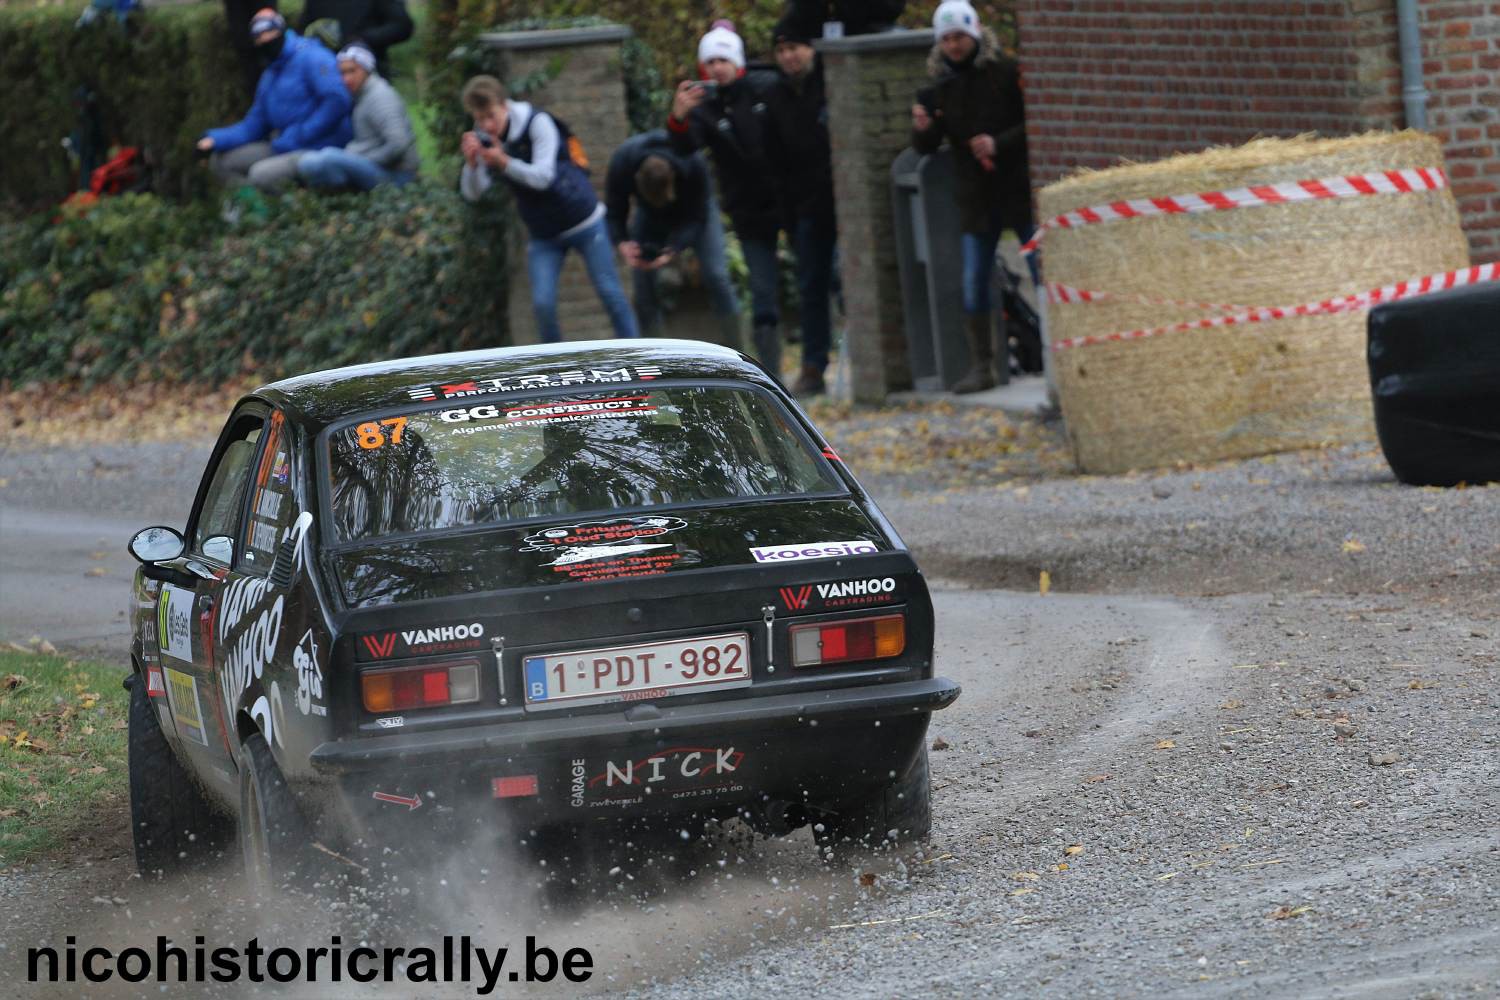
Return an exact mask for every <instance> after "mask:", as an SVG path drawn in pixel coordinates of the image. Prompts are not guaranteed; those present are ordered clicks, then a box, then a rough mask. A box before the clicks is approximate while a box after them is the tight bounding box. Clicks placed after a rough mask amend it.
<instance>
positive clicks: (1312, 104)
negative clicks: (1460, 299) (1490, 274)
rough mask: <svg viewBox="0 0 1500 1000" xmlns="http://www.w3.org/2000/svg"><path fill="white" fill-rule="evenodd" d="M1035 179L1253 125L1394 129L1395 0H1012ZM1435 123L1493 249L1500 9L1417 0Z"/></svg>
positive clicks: (1464, 0) (1498, 228) (1273, 130)
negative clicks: (1016, 23) (1024, 88)
mask: <svg viewBox="0 0 1500 1000" xmlns="http://www.w3.org/2000/svg"><path fill="white" fill-rule="evenodd" d="M1017 4H1018V15H1019V23H1020V57H1021V67H1022V72H1023V73H1024V76H1025V84H1026V115H1027V135H1028V140H1029V145H1030V155H1031V168H1032V180H1033V182H1034V183H1035V184H1036V185H1038V186H1040V185H1042V184H1045V183H1047V182H1049V181H1052V180H1055V179H1056V178H1058V177H1060V176H1062V175H1063V174H1065V173H1067V172H1069V171H1070V170H1072V169H1074V168H1077V167H1096V168H1097V167H1106V166H1110V165H1112V164H1114V163H1117V162H1119V160H1120V159H1122V158H1125V159H1132V160H1152V159H1158V158H1160V157H1163V156H1167V155H1169V154H1171V153H1176V152H1183V151H1192V150H1198V149H1202V148H1203V147H1204V146H1207V145H1213V144H1237V143H1241V142H1244V141H1246V140H1248V139H1250V138H1253V137H1254V136H1256V135H1295V134H1298V133H1300V132H1309V131H1313V132H1319V133H1322V134H1324V135H1330V136H1332V135H1347V134H1349V133H1352V132H1359V131H1363V130H1366V129H1370V128H1383V127H1399V126H1400V125H1401V124H1403V122H1404V115H1403V113H1402V106H1401V75H1400V60H1399V52H1398V47H1397V30H1396V2H1395V0H1282V2H1255V0H1130V2H1128V3H1125V2H1121V0H1017ZM1421 13H1422V23H1423V45H1424V50H1425V51H1424V55H1425V59H1426V74H1427V87H1428V89H1429V90H1430V91H1431V92H1432V94H1433V101H1432V105H1431V108H1432V111H1431V114H1430V120H1429V125H1430V127H1431V129H1432V131H1434V132H1435V133H1436V134H1438V135H1439V136H1440V137H1441V138H1442V139H1443V141H1444V143H1445V145H1446V147H1447V155H1448V161H1449V166H1450V169H1451V172H1452V174H1453V180H1454V184H1455V193H1456V194H1457V195H1458V197H1459V199H1460V202H1461V206H1462V208H1463V212H1464V220H1465V227H1466V230H1467V231H1468V233H1469V237H1470V242H1471V245H1472V246H1473V249H1474V252H1475V256H1476V259H1480V260H1485V259H1495V258H1496V257H1497V256H1500V198H1497V197H1496V188H1497V184H1500V3H1495V2H1494V0H1487V2H1481V0H1423V2H1422V4H1421Z"/></svg>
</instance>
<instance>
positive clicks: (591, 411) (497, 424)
mask: <svg viewBox="0 0 1500 1000" xmlns="http://www.w3.org/2000/svg"><path fill="white" fill-rule="evenodd" d="M656 413H657V409H656V404H655V403H653V402H652V401H651V397H650V396H649V395H644V396H615V397H611V398H610V399H586V400H579V401H574V402H568V403H517V404H514V405H510V406H497V405H493V404H482V405H480V406H470V407H467V408H461V409H456V410H443V411H441V412H440V413H439V414H438V417H439V419H441V420H442V421H443V422H444V423H447V424H467V423H474V426H471V427H456V428H454V433H456V434H478V433H479V432H481V431H493V430H504V429H505V428H507V427H522V426H527V427H534V426H537V425H541V426H547V425H548V424H571V423H581V422H586V421H590V420H619V419H625V418H628V417H649V416H654V415H655V414H656Z"/></svg>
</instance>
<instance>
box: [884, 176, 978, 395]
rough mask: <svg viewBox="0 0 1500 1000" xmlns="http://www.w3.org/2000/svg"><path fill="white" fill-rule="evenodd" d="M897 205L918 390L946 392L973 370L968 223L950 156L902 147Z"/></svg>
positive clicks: (899, 256)
mask: <svg viewBox="0 0 1500 1000" xmlns="http://www.w3.org/2000/svg"><path fill="white" fill-rule="evenodd" d="M891 203H892V208H893V211H892V215H893V219H894V222H895V234H896V262H897V265H898V267H899V268H900V273H901V307H902V311H903V313H904V316H905V319H906V350H907V357H908V358H909V361H910V364H911V380H912V387H913V388H915V389H917V390H918V391H927V392H940V391H941V392H946V391H947V390H949V389H951V388H953V383H955V382H957V381H958V380H959V379H961V378H963V377H964V375H965V374H966V373H967V372H968V370H969V367H970V365H969V346H968V343H967V342H966V341H965V340H964V309H963V301H964V297H963V291H964V290H963V245H962V242H961V231H962V226H961V224H960V222H959V218H958V204H957V202H955V201H954V199H953V161H952V157H951V156H950V155H949V153H948V151H947V150H946V149H944V150H940V151H938V152H936V153H933V154H931V155H927V156H924V155H923V154H921V153H918V152H917V151H916V150H915V149H906V150H903V151H902V152H901V154H900V155H898V156H897V157H896V161H895V162H894V163H893V164H891ZM1001 368H1002V369H1003V368H1004V365H1003V364H1002V365H1001Z"/></svg>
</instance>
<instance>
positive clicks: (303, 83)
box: [198, 7, 354, 191]
mask: <svg viewBox="0 0 1500 1000" xmlns="http://www.w3.org/2000/svg"><path fill="white" fill-rule="evenodd" d="M250 34H251V35H252V36H253V37H254V38H255V46H256V49H255V51H256V54H257V55H258V56H259V58H260V60H261V63H262V65H264V66H265V70H264V72H262V73H261V75H260V81H259V82H258V83H257V84H256V85H255V101H254V103H252V104H251V105H250V110H249V111H248V112H247V113H246V114H245V117H244V118H243V119H241V120H240V121H238V122H235V123H234V124H233V125H227V126H225V127H223V128H211V129H209V130H208V131H207V132H205V133H204V134H203V137H202V138H200V139H199V140H198V149H199V151H200V152H202V153H206V154H209V156H210V159H209V164H210V166H212V167H213V170H214V173H215V174H217V175H218V176H219V178H220V180H222V181H224V182H225V183H226V184H252V185H254V186H255V187H257V188H260V189H261V190H264V191H274V190H277V189H279V188H281V187H282V186H284V185H286V184H287V183H289V182H291V181H293V180H295V179H296V177H297V160H298V159H299V158H300V154H301V153H302V152H304V151H307V150H315V149H326V148H327V147H329V146H343V145H345V144H347V143H348V142H349V140H350V138H352V137H353V134H354V132H353V128H352V126H351V124H350V121H349V108H350V104H351V101H350V98H349V91H348V89H346V88H345V87H344V83H343V81H342V80H341V79H340V78H339V71H338V64H337V63H336V62H335V60H334V58H333V53H332V52H329V51H328V50H327V49H326V48H324V47H323V46H322V45H319V44H318V43H317V42H310V41H308V40H307V39H305V38H303V37H301V36H300V35H298V34H297V33H296V32H295V31H291V30H289V29H288V28H287V26H286V20H285V19H284V18H282V16H281V15H280V14H278V13H276V11H274V10H272V9H270V8H269V7H266V8H262V9H261V10H259V11H257V12H256V14H255V16H254V17H253V18H252V19H251V21H250Z"/></svg>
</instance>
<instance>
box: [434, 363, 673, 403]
mask: <svg viewBox="0 0 1500 1000" xmlns="http://www.w3.org/2000/svg"><path fill="white" fill-rule="evenodd" d="M657 378H661V369H660V368H658V367H656V366H655V365H632V366H627V367H624V368H581V369H577V370H575V371H566V372H554V373H552V374H550V375H517V376H514V377H512V378H479V379H469V380H467V381H462V382H450V383H447V384H438V385H419V386H415V387H413V388H410V389H407V390H406V394H407V395H408V396H410V397H411V398H412V399H414V400H418V401H421V402H427V401H433V400H439V399H462V398H464V397H467V396H488V395H492V394H493V393H497V392H516V391H518V390H521V389H565V388H567V387H569V386H575V385H604V384H610V383H618V382H649V381H651V380H652V379H657Z"/></svg>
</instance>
